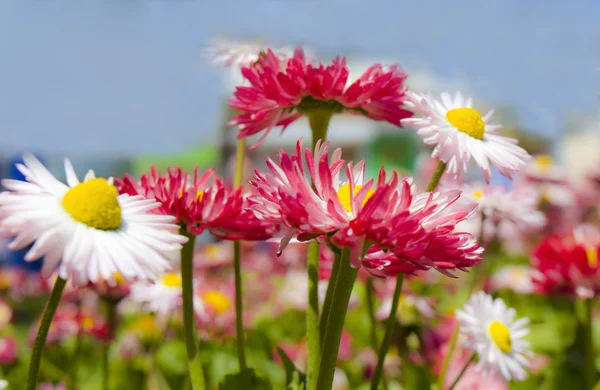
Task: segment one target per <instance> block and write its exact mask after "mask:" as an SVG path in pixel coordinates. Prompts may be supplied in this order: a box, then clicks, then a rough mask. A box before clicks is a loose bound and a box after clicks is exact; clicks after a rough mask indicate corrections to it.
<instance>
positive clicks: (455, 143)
mask: <svg viewBox="0 0 600 390" xmlns="http://www.w3.org/2000/svg"><path fill="white" fill-rule="evenodd" d="M406 95H407V99H406V101H405V106H406V107H407V108H409V109H411V110H412V111H413V112H414V113H416V114H420V115H421V116H420V117H418V118H407V119H403V120H402V124H403V125H407V126H411V127H413V128H416V129H418V134H419V135H420V136H421V137H423V141H424V142H425V143H426V144H428V145H435V149H434V150H433V153H432V157H433V158H439V159H440V160H441V161H443V162H444V163H446V172H448V173H450V174H451V175H452V176H454V177H455V178H459V177H460V176H461V175H464V174H466V173H467V170H468V167H469V161H470V160H471V157H472V158H473V159H474V160H475V162H476V163H477V165H478V166H479V168H480V169H481V170H482V171H483V175H484V177H485V181H486V182H488V183H489V181H490V178H491V176H492V171H491V168H490V163H489V162H490V161H491V162H492V165H494V166H495V167H496V169H498V171H499V172H500V173H501V174H502V175H503V176H506V177H508V178H509V179H510V178H512V173H513V172H515V171H518V170H520V169H521V168H523V167H524V166H525V164H526V162H527V161H528V160H529V158H530V156H529V154H528V153H527V152H526V151H525V149H523V148H521V147H520V146H517V141H516V140H515V139H512V138H508V137H503V136H501V135H499V134H498V132H499V130H500V129H501V128H502V126H500V125H497V124H495V123H493V122H492V115H493V110H490V111H489V112H488V113H487V114H485V115H483V116H482V115H481V114H480V113H479V111H477V110H476V109H474V108H473V102H472V100H471V99H470V98H467V99H465V98H464V97H463V95H462V94H461V93H460V92H457V93H456V94H455V96H454V98H452V96H451V95H450V94H448V93H445V92H444V93H442V95H441V101H438V100H435V99H434V98H433V97H432V96H431V95H426V94H417V93H414V92H408V93H407V94H406Z"/></svg>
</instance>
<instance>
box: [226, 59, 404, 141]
mask: <svg viewBox="0 0 600 390" xmlns="http://www.w3.org/2000/svg"><path fill="white" fill-rule="evenodd" d="M242 75H243V77H244V78H245V79H246V80H248V82H249V84H250V85H249V86H239V87H237V88H236V91H235V93H234V97H232V98H231V99H229V105H230V106H231V107H232V108H235V109H237V110H240V111H242V113H241V114H238V115H235V116H234V117H233V119H232V120H231V122H230V124H231V125H237V126H239V128H240V133H239V135H238V138H240V139H241V138H244V137H248V136H251V135H254V134H257V133H260V132H264V133H263V135H262V137H261V138H260V139H259V141H258V142H257V143H256V144H255V145H254V146H253V147H252V148H256V147H258V146H259V145H260V144H261V143H262V142H263V141H264V139H265V138H266V137H267V135H268V134H269V132H270V131H271V130H272V129H273V127H282V131H283V130H284V129H285V128H286V127H287V126H288V125H289V124H290V123H292V122H294V121H295V120H296V119H298V118H300V117H301V116H302V115H303V114H310V112H311V111H314V110H319V111H321V112H323V111H325V112H329V113H340V112H346V113H352V114H359V115H365V116H367V117H369V118H371V119H374V120H381V121H387V122H389V123H392V124H394V125H397V126H400V121H401V120H402V119H403V118H408V117H410V116H411V115H412V113H411V112H410V111H407V110H405V109H403V108H401V105H402V104H403V99H404V93H405V92H406V87H405V86H404V81H405V80H406V77H407V76H406V74H405V73H404V72H403V71H402V70H401V69H400V68H399V67H398V66H397V65H392V66H390V67H388V68H384V67H383V66H382V65H381V64H375V65H373V66H372V67H370V68H369V69H367V71H366V72H365V73H364V74H363V75H362V76H360V77H359V78H358V79H357V80H355V81H354V82H350V80H349V79H348V75H349V70H348V67H347V65H346V60H345V58H340V57H336V58H335V59H334V60H333V62H332V63H331V65H329V66H325V65H322V64H319V65H316V64H312V63H310V62H309V61H307V59H306V57H305V54H304V51H303V50H302V49H300V48H298V49H296V51H295V52H294V56H293V57H292V58H290V59H283V58H281V57H278V56H276V55H275V54H274V53H273V52H272V51H271V50H268V51H267V53H266V54H265V55H264V56H261V58H259V60H258V63H256V64H249V65H246V66H242Z"/></svg>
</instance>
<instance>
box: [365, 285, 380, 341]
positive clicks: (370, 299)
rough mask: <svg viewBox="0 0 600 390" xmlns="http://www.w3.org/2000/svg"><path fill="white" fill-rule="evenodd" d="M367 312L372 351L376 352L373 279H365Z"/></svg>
mask: <svg viewBox="0 0 600 390" xmlns="http://www.w3.org/2000/svg"><path fill="white" fill-rule="evenodd" d="M366 300H367V310H368V311H369V321H370V322H371V329H370V333H371V334H370V341H371V348H373V351H376V350H377V345H378V343H377V321H375V288H374V287H373V278H372V277H370V278H369V279H367V289H366Z"/></svg>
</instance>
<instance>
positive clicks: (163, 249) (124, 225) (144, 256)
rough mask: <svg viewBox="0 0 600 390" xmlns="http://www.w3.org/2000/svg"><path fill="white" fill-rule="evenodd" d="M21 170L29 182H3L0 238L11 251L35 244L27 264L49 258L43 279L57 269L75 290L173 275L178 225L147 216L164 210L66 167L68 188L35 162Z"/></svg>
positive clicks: (27, 162) (179, 239)
mask: <svg viewBox="0 0 600 390" xmlns="http://www.w3.org/2000/svg"><path fill="white" fill-rule="evenodd" d="M23 161H24V164H18V165H17V168H18V169H19V171H21V173H22V174H23V175H24V176H25V178H26V179H27V181H17V180H3V181H2V184H3V185H4V187H5V188H7V190H8V191H6V192H3V193H2V194H0V234H3V235H8V236H12V237H14V239H13V241H12V242H11V243H10V246H9V248H10V249H12V250H18V249H22V248H25V247H26V246H28V245H30V244H32V243H33V246H32V248H31V249H30V250H29V252H28V253H27V255H26V256H25V260H27V261H34V260H37V259H39V258H42V257H43V258H44V264H43V266H42V274H43V276H45V277H47V276H49V275H50V274H51V273H52V272H53V271H54V270H56V269H57V268H58V275H59V276H60V278H62V279H70V280H71V281H72V283H73V285H74V286H82V285H85V284H87V283H88V282H92V283H95V282H98V281H101V280H105V281H111V282H113V283H114V282H115V279H114V275H115V274H116V273H119V274H120V275H121V276H122V277H123V279H125V280H127V281H133V280H138V279H139V280H153V279H156V278H157V277H159V276H160V275H162V274H163V273H164V272H165V271H166V270H168V269H169V268H170V264H169V262H168V258H167V252H168V251H172V250H179V249H180V248H181V244H182V243H183V242H185V241H186V240H187V239H186V238H185V237H182V236H180V235H179V234H177V231H178V227H177V226H176V225H174V224H172V223H171V222H172V221H173V220H174V218H173V217H170V216H163V215H156V214H149V213H148V212H149V211H150V210H153V209H155V208H156V207H158V206H159V204H158V203H156V202H154V201H153V200H147V199H143V198H142V197H141V196H128V195H119V194H118V191H117V188H116V187H115V186H114V185H113V182H112V179H108V180H107V179H103V178H96V177H95V176H94V172H93V171H89V172H88V174H87V175H86V176H85V179H84V181H83V182H80V181H79V180H78V179H77V175H76V174H75V171H74V169H73V166H72V165H71V162H70V161H69V160H68V159H65V173H66V178H67V184H63V183H61V182H59V181H58V180H56V179H55V178H54V176H52V174H50V172H48V170H47V169H46V168H45V167H44V166H43V165H42V164H41V163H40V162H39V161H38V160H37V159H36V158H35V157H34V156H32V155H30V154H25V155H24V156H23Z"/></svg>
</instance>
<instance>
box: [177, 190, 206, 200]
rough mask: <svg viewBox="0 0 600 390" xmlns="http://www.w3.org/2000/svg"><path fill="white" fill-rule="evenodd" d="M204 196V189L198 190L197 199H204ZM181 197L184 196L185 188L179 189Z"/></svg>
mask: <svg viewBox="0 0 600 390" xmlns="http://www.w3.org/2000/svg"><path fill="white" fill-rule="evenodd" d="M203 196H204V191H201V190H197V191H196V200H202V197H203ZM179 197H180V198H182V197H183V188H182V189H180V190H179Z"/></svg>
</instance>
